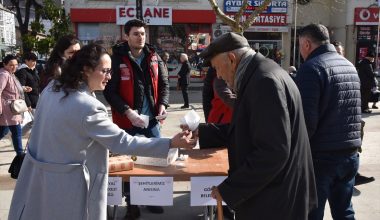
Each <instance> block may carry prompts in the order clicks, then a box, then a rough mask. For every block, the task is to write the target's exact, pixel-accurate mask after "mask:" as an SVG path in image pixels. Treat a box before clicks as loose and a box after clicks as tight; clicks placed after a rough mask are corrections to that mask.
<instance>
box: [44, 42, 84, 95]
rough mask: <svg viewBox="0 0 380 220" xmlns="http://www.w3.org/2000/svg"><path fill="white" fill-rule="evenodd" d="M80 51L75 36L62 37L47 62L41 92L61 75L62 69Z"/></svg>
mask: <svg viewBox="0 0 380 220" xmlns="http://www.w3.org/2000/svg"><path fill="white" fill-rule="evenodd" d="M79 49H80V44H79V40H78V39H77V38H76V37H75V36H74V35H66V36H63V37H61V38H60V39H59V40H58V41H57V43H56V45H55V46H54V48H53V51H52V52H51V54H50V57H49V59H48V60H47V62H46V65H45V70H44V71H43V73H41V85H40V89H41V90H40V91H42V90H43V89H44V88H45V87H46V86H47V85H48V84H49V82H50V81H51V80H52V79H56V78H58V76H59V75H61V67H62V66H63V64H64V63H65V62H66V60H67V59H70V58H71V57H72V56H73V54H74V53H75V52H76V51H78V50H79Z"/></svg>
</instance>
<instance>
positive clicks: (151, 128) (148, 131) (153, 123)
mask: <svg viewBox="0 0 380 220" xmlns="http://www.w3.org/2000/svg"><path fill="white" fill-rule="evenodd" d="M125 131H126V132H127V133H128V134H130V135H132V136H135V135H143V136H145V137H147V138H151V137H155V138H159V137H161V132H160V124H159V123H158V121H157V120H156V119H152V120H150V121H149V125H148V127H147V128H138V127H133V128H131V129H126V130H125Z"/></svg>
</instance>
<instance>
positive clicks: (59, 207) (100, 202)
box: [9, 44, 196, 220]
mask: <svg viewBox="0 0 380 220" xmlns="http://www.w3.org/2000/svg"><path fill="white" fill-rule="evenodd" d="M111 73H112V71H111V58H110V56H109V55H108V54H107V52H106V50H105V49H104V48H103V47H101V46H99V45H96V44H90V45H87V46H84V47H83V48H82V49H81V50H80V51H78V52H77V53H75V54H74V56H73V57H72V58H71V59H69V60H68V61H67V65H65V66H64V68H63V69H62V74H61V75H60V76H59V78H58V79H57V80H55V81H54V82H53V83H49V85H48V86H47V87H46V88H45V90H44V91H43V92H42V94H41V97H40V100H39V104H38V106H37V110H36V114H35V121H34V125H33V132H32V134H31V137H30V141H29V145H28V152H27V154H26V156H25V159H24V162H23V165H22V168H21V172H20V175H19V178H18V180H17V185H16V188H15V191H14V194H13V198H12V204H11V209H10V212H9V219H30V220H39V219H55V220H60V219H62V220H66V219H91V220H105V219H106V204H107V186H108V169H107V168H108V149H110V150H111V151H112V152H114V153H121V154H128V155H137V156H151V157H152V156H154V157H162V158H166V157H167V155H168V151H169V148H173V147H181V148H188V149H189V148H193V147H194V146H195V144H196V141H195V140H193V139H191V138H192V134H191V132H180V133H178V134H177V135H175V136H174V137H173V138H146V137H137V136H136V137H135V136H131V135H129V134H127V133H126V132H125V131H124V130H122V129H120V128H119V127H118V126H117V125H115V124H114V123H113V122H112V121H111V119H110V118H109V117H108V113H107V110H106V107H105V106H104V105H103V104H102V103H101V102H100V101H99V100H97V99H96V97H95V95H94V91H97V90H100V91H101V90H104V87H105V86H106V85H107V82H108V80H110V79H111Z"/></svg>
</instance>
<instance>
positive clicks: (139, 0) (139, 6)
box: [136, 0, 144, 21]
mask: <svg viewBox="0 0 380 220" xmlns="http://www.w3.org/2000/svg"><path fill="white" fill-rule="evenodd" d="M136 18H137V19H140V20H142V21H143V20H144V19H143V9H142V0H136Z"/></svg>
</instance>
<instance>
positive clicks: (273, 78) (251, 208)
mask: <svg viewBox="0 0 380 220" xmlns="http://www.w3.org/2000/svg"><path fill="white" fill-rule="evenodd" d="M200 56H201V57H203V58H204V59H205V64H206V65H207V64H208V65H210V62H211V65H212V66H213V67H214V68H215V69H216V73H217V76H218V78H222V79H223V80H225V81H226V82H227V84H228V85H229V86H230V87H231V88H233V89H234V91H235V92H236V94H237V95H236V96H237V100H236V101H235V105H234V107H235V108H234V111H233V116H232V121H231V123H230V124H225V125H221V124H201V125H200V126H199V128H198V133H199V144H200V146H201V147H202V148H204V147H216V146H219V147H221V146H227V148H228V159H229V167H230V169H229V174H228V177H227V179H225V180H224V181H223V182H222V183H221V184H220V185H219V186H217V187H215V188H214V189H213V190H212V194H211V195H212V196H213V197H214V198H218V199H223V200H224V201H225V202H226V203H227V205H228V206H229V207H230V208H232V209H233V210H235V212H236V219H239V220H252V219H282V220H305V219H306V218H307V215H308V213H309V210H310V209H312V208H313V207H315V206H316V191H315V182H314V174H313V165H312V159H311V152H310V146H309V139H308V137H307V131H306V125H305V121H304V116H303V110H302V103H301V97H300V94H299V92H298V89H297V86H296V85H295V84H294V82H293V80H292V79H291V78H290V76H289V74H288V73H287V72H286V71H284V70H283V69H282V68H281V67H280V66H279V65H278V64H277V63H275V62H274V61H273V60H270V59H267V58H265V57H264V56H263V55H261V54H259V53H255V51H253V50H252V49H251V48H250V46H249V44H248V41H247V39H245V38H244V37H243V36H241V35H239V34H236V33H226V34H224V35H222V36H220V37H219V38H217V39H216V40H214V41H213V42H212V43H211V44H210V45H209V46H208V47H207V48H206V49H205V50H204V51H203V52H202V53H201V54H200Z"/></svg>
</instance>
